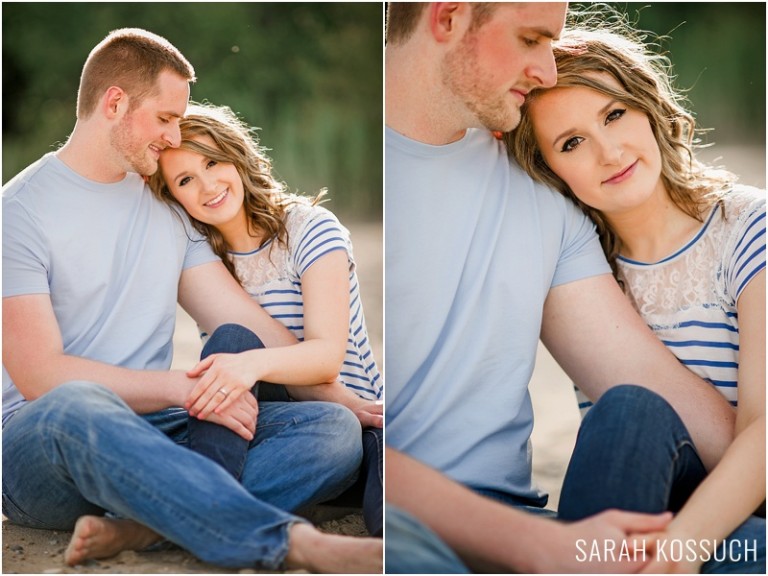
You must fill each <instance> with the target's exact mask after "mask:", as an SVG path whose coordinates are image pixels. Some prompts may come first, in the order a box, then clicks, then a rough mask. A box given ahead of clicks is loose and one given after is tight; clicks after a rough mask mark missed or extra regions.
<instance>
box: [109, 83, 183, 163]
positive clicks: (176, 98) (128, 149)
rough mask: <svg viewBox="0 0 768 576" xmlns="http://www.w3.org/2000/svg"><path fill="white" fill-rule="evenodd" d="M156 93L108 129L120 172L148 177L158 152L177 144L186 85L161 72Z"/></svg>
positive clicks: (179, 139) (179, 136)
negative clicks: (119, 160)
mask: <svg viewBox="0 0 768 576" xmlns="http://www.w3.org/2000/svg"><path fill="white" fill-rule="evenodd" d="M157 88H158V93H157V94H156V95H154V96H148V97H146V98H144V100H142V101H141V103H140V104H139V105H138V106H137V107H136V108H133V109H132V110H128V111H127V112H126V113H125V115H124V116H123V117H122V118H121V119H120V121H119V123H118V124H117V125H116V126H115V127H114V128H113V129H112V134H111V136H110V140H111V143H112V147H113V149H114V150H115V152H117V154H119V155H120V156H121V158H122V163H123V164H124V166H123V167H124V169H125V170H127V171H132V172H137V173H139V174H141V175H143V176H150V175H152V174H154V173H155V172H156V171H157V166H158V159H159V158H160V151H161V150H163V149H164V148H167V147H168V146H172V147H177V146H179V144H180V143H181V134H180V132H179V120H180V119H181V118H182V117H183V116H184V112H185V111H186V109H187V101H188V100H189V82H187V81H186V80H185V79H184V78H182V77H181V76H178V75H176V74H174V73H172V72H167V71H166V72H161V73H160V75H159V76H158V80H157Z"/></svg>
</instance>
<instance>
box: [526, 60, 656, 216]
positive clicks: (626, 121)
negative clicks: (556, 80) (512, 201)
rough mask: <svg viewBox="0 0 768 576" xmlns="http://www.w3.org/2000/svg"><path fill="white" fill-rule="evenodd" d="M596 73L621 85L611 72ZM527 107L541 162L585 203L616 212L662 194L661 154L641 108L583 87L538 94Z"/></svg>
mask: <svg viewBox="0 0 768 576" xmlns="http://www.w3.org/2000/svg"><path fill="white" fill-rule="evenodd" d="M596 76H598V77H599V80H601V81H602V82H603V83H607V84H609V85H611V87H613V88H616V89H620V88H621V87H620V85H619V83H618V82H617V81H616V80H615V79H614V78H613V77H612V76H609V75H607V74H600V75H596ZM528 112H529V114H531V121H532V122H533V127H534V135H535V138H536V141H537V143H538V146H539V149H540V150H541V153H542V155H543V157H544V161H545V162H546V163H547V165H548V166H549V167H550V168H551V169H552V171H553V172H554V173H555V174H557V175H558V176H559V177H560V178H561V179H562V180H563V181H564V182H565V183H566V184H567V185H568V187H569V188H570V189H571V190H572V191H573V193H574V194H575V195H576V197H577V198H578V199H579V200H581V201H582V202H584V203H585V204H586V205H588V206H591V207H592V208H595V209H597V210H600V211H601V212H603V213H604V214H606V215H608V216H611V215H618V214H622V213H626V212H627V211H629V210H632V209H634V208H636V207H638V206H641V205H642V204H643V203H644V202H646V201H647V200H648V199H649V198H650V197H651V196H652V195H654V193H663V191H664V187H663V184H662V181H661V153H660V151H659V146H658V144H657V142H656V138H655V137H654V135H653V131H652V130H651V124H650V122H649V121H648V117H647V116H646V115H645V113H643V112H641V111H639V110H637V109H634V108H630V107H628V106H627V105H626V104H623V103H621V102H618V101H617V100H614V99H613V98H612V97H610V96H608V95H605V94H602V93H600V92H597V91H596V90H592V89H591V88H586V87H581V86H577V87H564V88H555V89H553V90H550V91H548V92H546V93H544V94H541V95H539V96H537V97H536V99H535V100H534V101H533V102H532V103H531V106H530V108H529V110H528Z"/></svg>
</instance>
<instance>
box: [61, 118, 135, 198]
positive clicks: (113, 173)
mask: <svg viewBox="0 0 768 576" xmlns="http://www.w3.org/2000/svg"><path fill="white" fill-rule="evenodd" d="M91 134H94V136H93V137H92V136H91ZM56 157H57V158H58V159H59V160H61V161H62V162H64V164H66V165H67V166H68V167H69V168H70V169H71V170H73V171H74V172H76V173H77V174H79V175H80V176H82V177H83V178H87V179H88V180H93V181H94V182H100V183H103V184H112V183H115V182H120V181H121V180H123V179H124V178H125V176H126V171H125V169H124V168H123V167H122V166H119V165H118V164H117V163H116V162H115V161H114V158H113V154H112V147H111V146H110V143H109V141H108V138H107V139H105V138H103V137H102V138H99V137H98V135H97V133H96V131H93V130H89V129H88V128H87V127H84V126H83V125H82V124H81V123H80V122H79V121H78V123H77V124H76V125H75V129H74V130H73V131H72V135H71V136H70V137H69V139H68V140H67V143H66V144H64V146H62V147H61V148H60V149H59V150H58V151H56Z"/></svg>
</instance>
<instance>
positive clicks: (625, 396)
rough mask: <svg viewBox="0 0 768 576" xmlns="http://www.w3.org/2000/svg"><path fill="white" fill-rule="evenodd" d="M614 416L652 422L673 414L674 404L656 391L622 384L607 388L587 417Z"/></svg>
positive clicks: (615, 417)
mask: <svg viewBox="0 0 768 576" xmlns="http://www.w3.org/2000/svg"><path fill="white" fill-rule="evenodd" d="M598 416H599V417H600V418H613V419H616V420H617V421H619V422H621V421H626V420H627V419H630V418H631V419H632V420H633V421H637V420H638V419H647V420H649V421H650V422H653V421H654V420H655V421H658V420H659V418H662V417H668V416H673V417H676V413H675V411H674V409H673V408H672V406H671V405H670V404H669V402H667V401H666V400H665V399H664V398H662V397H661V396H660V395H659V394H657V393H656V392H653V391H652V390H649V389H648V388H643V387H642V386H636V385H633V384H622V385H619V386H614V387H613V388H611V389H609V390H607V391H606V392H605V393H604V394H603V395H602V396H601V397H600V399H599V400H598V402H597V403H595V405H594V406H593V407H592V408H590V410H589V412H588V413H587V416H586V417H585V421H586V419H587V418H589V417H591V418H593V419H594V418H596V417H598Z"/></svg>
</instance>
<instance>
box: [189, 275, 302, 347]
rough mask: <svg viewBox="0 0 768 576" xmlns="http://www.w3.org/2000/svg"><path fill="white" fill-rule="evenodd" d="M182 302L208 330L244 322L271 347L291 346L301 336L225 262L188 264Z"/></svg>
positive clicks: (211, 331) (200, 324) (208, 331)
mask: <svg viewBox="0 0 768 576" xmlns="http://www.w3.org/2000/svg"><path fill="white" fill-rule="evenodd" d="M179 304H180V305H181V307H182V308H184V310H186V311H187V313H188V314H189V315H190V316H191V317H192V318H193V319H194V320H195V321H196V322H197V323H198V325H199V326H200V327H201V328H202V329H203V330H205V331H206V332H207V333H208V334H211V333H213V331H214V330H215V329H216V328H218V327H219V326H221V325H222V324H240V325H241V326H245V327H246V328H248V329H250V330H251V331H252V332H254V333H255V334H256V335H257V336H258V337H259V338H260V339H261V341H262V342H264V345H265V346H266V347H267V348H274V347H278V346H290V345H291V344H296V342H297V340H296V338H295V336H294V335H293V334H291V332H290V331H289V330H288V329H287V328H286V327H285V326H283V325H282V324H280V322H278V321H277V320H275V319H274V318H272V317H271V316H270V315H269V314H268V313H267V312H265V311H264V309H263V308H262V307H261V306H259V305H258V304H257V303H256V302H255V301H254V300H253V298H251V297H250V296H249V295H248V293H247V292H246V291H245V290H243V288H242V287H241V286H240V285H239V284H238V283H237V281H236V280H235V279H234V278H233V277H232V275H231V274H230V273H229V272H228V271H227V269H226V268H225V267H224V264H222V263H221V262H209V263H208V264H201V265H200V266H193V267H192V268H187V269H186V270H184V271H183V272H182V273H181V280H180V281H179Z"/></svg>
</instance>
